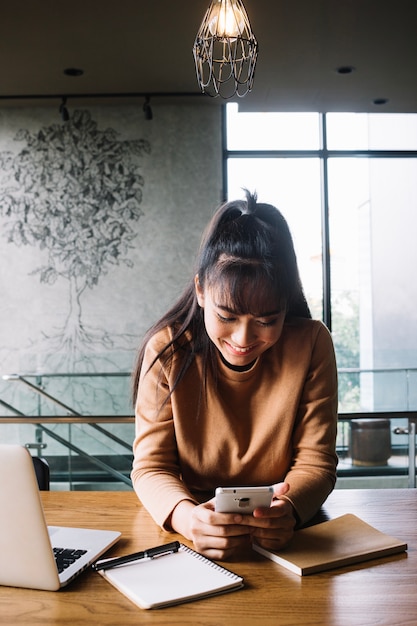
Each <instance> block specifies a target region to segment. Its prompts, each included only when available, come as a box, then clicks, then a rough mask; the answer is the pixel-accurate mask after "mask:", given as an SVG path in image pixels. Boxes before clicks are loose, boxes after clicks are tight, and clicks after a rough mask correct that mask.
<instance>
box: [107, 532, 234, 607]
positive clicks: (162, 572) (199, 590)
mask: <svg viewBox="0 0 417 626" xmlns="http://www.w3.org/2000/svg"><path fill="white" fill-rule="evenodd" d="M98 572H99V574H101V576H103V578H105V579H106V580H108V581H109V582H110V583H111V584H112V585H113V586H114V587H116V589H118V590H119V591H120V592H121V593H123V594H124V595H125V596H126V597H127V598H129V599H130V600H131V601H132V602H134V603H135V604H136V605H137V606H139V607H140V608H142V609H157V608H162V607H165V606H171V605H173V604H180V603H182V602H191V601H192V600H197V599H200V598H207V597H209V596H212V595H218V594H221V593H226V592H229V591H234V590H237V589H240V588H241V587H243V578H242V577H241V576H238V575H237V574H234V573H233V572H231V571H230V570H228V569H226V568H224V567H222V566H221V565H218V564H217V563H215V562H214V561H211V560H210V559H207V558H206V557H204V556H203V555H201V554H199V553H198V552H195V551H194V550H192V549H191V548H189V547H188V546H185V545H183V544H180V548H179V550H178V552H173V553H170V554H165V555H163V556H160V557H157V558H153V559H148V558H146V559H141V560H138V561H133V562H132V563H129V564H126V565H123V566H121V567H115V568H113V569H108V570H98Z"/></svg>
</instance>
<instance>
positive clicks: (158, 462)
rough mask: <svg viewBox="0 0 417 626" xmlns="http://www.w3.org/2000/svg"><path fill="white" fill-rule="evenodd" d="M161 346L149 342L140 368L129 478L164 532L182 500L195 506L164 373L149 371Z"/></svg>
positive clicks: (157, 367) (157, 365)
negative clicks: (182, 464)
mask: <svg viewBox="0 0 417 626" xmlns="http://www.w3.org/2000/svg"><path fill="white" fill-rule="evenodd" d="M158 343H159V345H158ZM163 343H165V341H164V342H163ZM161 345H163V344H160V342H158V337H153V338H152V339H151V340H150V342H149V344H148V346H147V349H146V353H145V359H144V362H143V366H142V372H141V377H140V382H139V388H138V395H137V402H136V408H135V416H136V420H135V424H136V432H135V440H134V443H133V455H134V458H133V468H132V474H131V476H132V482H133V487H134V489H135V491H136V494H137V496H138V497H139V499H140V500H141V502H142V504H143V505H144V506H145V508H146V509H147V510H148V511H149V513H150V514H151V516H152V517H153V519H154V520H155V522H156V523H157V524H159V525H160V526H161V527H162V528H165V529H167V526H168V524H167V520H168V519H169V517H170V515H171V513H172V511H173V510H174V508H175V506H176V505H177V504H178V503H179V502H180V501H181V500H191V501H193V502H195V503H198V502H197V501H196V500H195V498H194V497H193V496H192V495H191V492H190V491H189V490H188V489H187V488H186V486H185V484H184V482H183V481H182V480H181V475H180V467H179V461H178V451H177V445H176V439H175V429H174V420H173V416H172V407H171V402H170V400H169V399H168V400H167V398H168V394H169V380H168V372H167V369H166V368H165V367H164V366H163V365H162V364H161V362H160V360H157V361H156V362H155V363H154V364H153V365H152V367H150V365H151V364H152V362H153V360H154V358H155V356H156V354H157V352H158V349H159V348H160V347H161ZM149 368H150V369H149Z"/></svg>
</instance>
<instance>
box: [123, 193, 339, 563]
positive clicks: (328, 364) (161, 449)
mask: <svg viewBox="0 0 417 626" xmlns="http://www.w3.org/2000/svg"><path fill="white" fill-rule="evenodd" d="M135 401H136V438H135V441H134V463H133V471H132V479H133V484H134V487H135V490H136V492H137V494H138V496H139V498H140V500H141V501H142V503H143V504H144V505H145V507H147V509H148V510H149V511H150V513H151V514H152V516H153V517H154V519H155V521H156V522H157V523H158V524H160V525H161V526H162V527H163V528H165V529H166V530H170V529H171V530H175V531H177V532H180V533H182V534H183V535H184V536H185V537H187V538H188V539H191V540H193V541H194V544H195V546H196V548H197V550H198V551H199V552H201V553H204V554H205V555H207V556H209V557H210V558H217V559H225V558H229V557H231V556H234V555H235V554H236V553H238V552H240V551H241V550H242V549H243V548H245V547H246V546H248V545H250V544H251V543H252V541H255V542H257V543H259V544H260V545H262V546H263V547H269V548H274V547H275V548H279V547H282V546H284V545H285V544H286V543H288V541H289V540H290V539H291V537H292V534H293V530H294V527H295V525H296V523H297V522H304V521H306V520H308V519H309V518H310V517H311V516H312V515H313V514H314V513H315V512H316V511H317V510H318V508H319V507H320V505H321V504H322V503H323V501H324V500H325V498H326V497H327V495H328V494H329V493H330V491H331V490H332V489H333V486H334V483H335V472H336V455H335V437H336V418H337V381H336V365H335V358H334V351H333V344H332V340H331V337H330V334H329V332H328V330H327V329H326V327H325V326H324V325H323V324H322V323H321V322H319V321H314V320H312V319H311V315H310V311H309V309H308V306H307V303H306V300H305V298H304V293H303V289H302V286H301V282H300V278H299V274H298V268H297V262H296V257H295V253H294V247H293V243H292V238H291V234H290V231H289V229H288V226H287V223H286V221H285V220H284V218H283V216H282V215H281V213H280V212H279V211H278V210H277V209H276V208H275V207H273V206H271V205H269V204H262V203H258V202H257V200H256V196H254V195H251V194H249V193H247V195H246V199H245V200H238V201H234V202H229V203H226V204H224V205H223V206H221V207H220V208H219V209H218V211H217V212H216V213H215V215H214V216H213V218H212V220H211V221H210V223H209V225H208V227H207V229H206V232H205V234H204V237H203V240H202V243H201V246H200V251H199V254H198V258H197V264H196V268H195V271H194V275H193V276H192V277H191V278H190V280H189V283H188V285H187V286H186V288H185V291H184V293H183V295H182V296H181V297H180V298H179V300H178V301H177V302H176V304H174V306H173V307H172V308H171V309H170V310H169V311H168V312H167V313H166V314H165V315H164V316H163V317H162V318H161V319H160V320H159V321H158V322H157V323H156V324H155V325H154V326H153V327H152V328H151V329H150V331H149V332H148V334H147V336H146V337H145V339H144V342H143V344H142V346H141V349H140V352H139V358H138V364H137V368H136V374H135ZM261 485H273V492H274V500H273V502H272V504H271V506H270V507H269V508H257V509H255V511H254V512H253V514H247V515H237V516H236V515H233V514H228V513H218V512H216V511H215V507H214V500H213V495H214V491H215V489H216V487H218V486H234V487H236V486H261Z"/></svg>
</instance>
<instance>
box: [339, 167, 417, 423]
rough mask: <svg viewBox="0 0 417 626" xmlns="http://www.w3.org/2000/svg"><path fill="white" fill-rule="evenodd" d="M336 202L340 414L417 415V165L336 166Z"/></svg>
mask: <svg viewBox="0 0 417 626" xmlns="http://www.w3.org/2000/svg"><path fill="white" fill-rule="evenodd" d="M329 203H330V248H331V285H332V320H333V338H334V341H335V346H336V353H337V359H338V366H339V368H340V377H339V387H340V398H341V408H340V411H357V410H361V411H390V410H397V411H401V410H411V409H415V408H417V404H416V398H415V394H414V396H413V395H412V391H411V387H410V385H409V381H410V379H412V378H415V376H416V372H417V368H416V363H417V333H416V332H415V329H416V327H417V309H416V306H415V303H416V302H417V282H416V280H415V268H416V267H417V247H416V245H415V232H416V227H417V214H416V212H415V207H416V204H417V159H359V158H358V159H354V158H352V159H330V160H329ZM352 370H353V371H352Z"/></svg>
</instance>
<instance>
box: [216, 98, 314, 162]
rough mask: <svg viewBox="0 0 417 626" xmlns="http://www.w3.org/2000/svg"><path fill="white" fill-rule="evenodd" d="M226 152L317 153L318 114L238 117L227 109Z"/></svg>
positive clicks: (234, 107) (234, 108)
mask: <svg viewBox="0 0 417 626" xmlns="http://www.w3.org/2000/svg"><path fill="white" fill-rule="evenodd" d="M226 111H227V148H228V150H318V149H319V147H320V143H319V128H320V124H319V114H318V113H239V111H238V105H237V104H235V103H232V104H228V105H227V106H226Z"/></svg>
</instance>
